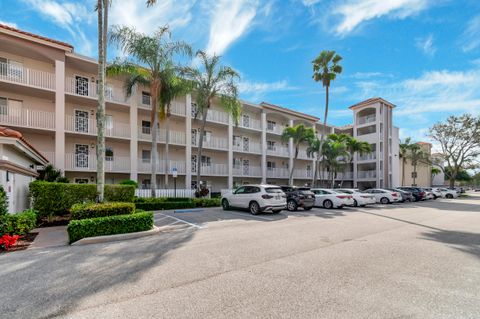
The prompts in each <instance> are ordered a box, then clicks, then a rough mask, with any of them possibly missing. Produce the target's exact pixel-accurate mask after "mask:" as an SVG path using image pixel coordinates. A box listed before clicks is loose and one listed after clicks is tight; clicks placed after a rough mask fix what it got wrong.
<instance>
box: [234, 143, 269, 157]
mask: <svg viewBox="0 0 480 319" xmlns="http://www.w3.org/2000/svg"><path fill="white" fill-rule="evenodd" d="M233 151H235V152H242V153H254V154H261V153H262V147H261V145H260V143H255V142H249V143H248V144H245V143H243V142H242V143H241V144H240V145H239V144H234V145H233Z"/></svg>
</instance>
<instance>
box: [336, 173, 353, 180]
mask: <svg viewBox="0 0 480 319" xmlns="http://www.w3.org/2000/svg"><path fill="white" fill-rule="evenodd" d="M337 179H340V180H342V179H343V180H353V172H339V173H337Z"/></svg>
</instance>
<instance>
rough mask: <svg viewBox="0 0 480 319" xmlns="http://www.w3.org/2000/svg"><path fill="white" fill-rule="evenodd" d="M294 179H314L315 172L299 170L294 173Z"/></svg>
mask: <svg viewBox="0 0 480 319" xmlns="http://www.w3.org/2000/svg"><path fill="white" fill-rule="evenodd" d="M293 177H294V178H305V179H309V178H313V171H312V170H307V169H301V168H297V169H295V170H294V171H293Z"/></svg>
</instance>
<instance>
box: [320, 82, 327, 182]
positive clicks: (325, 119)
mask: <svg viewBox="0 0 480 319" xmlns="http://www.w3.org/2000/svg"><path fill="white" fill-rule="evenodd" d="M327 116H328V85H327V86H325V115H324V117H323V128H322V131H323V132H322V137H321V138H320V150H321V149H322V145H323V141H324V139H325V135H326V134H327ZM322 180H324V170H323V165H322Z"/></svg>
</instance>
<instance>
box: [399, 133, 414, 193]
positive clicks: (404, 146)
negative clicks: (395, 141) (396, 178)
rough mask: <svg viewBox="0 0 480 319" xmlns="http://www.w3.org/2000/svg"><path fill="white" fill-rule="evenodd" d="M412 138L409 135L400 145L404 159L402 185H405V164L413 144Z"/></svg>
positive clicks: (400, 152) (400, 154)
mask: <svg viewBox="0 0 480 319" xmlns="http://www.w3.org/2000/svg"><path fill="white" fill-rule="evenodd" d="M411 141H412V139H411V138H410V137H407V138H406V139H405V141H404V142H403V143H400V145H399V157H400V158H401V159H402V186H405V165H406V164H407V155H408V152H409V150H410V147H411V146H412V143H411Z"/></svg>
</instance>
